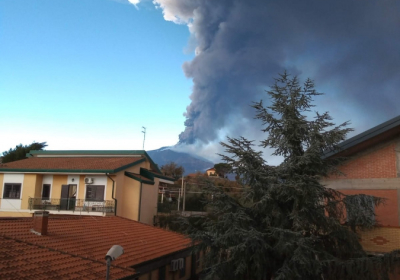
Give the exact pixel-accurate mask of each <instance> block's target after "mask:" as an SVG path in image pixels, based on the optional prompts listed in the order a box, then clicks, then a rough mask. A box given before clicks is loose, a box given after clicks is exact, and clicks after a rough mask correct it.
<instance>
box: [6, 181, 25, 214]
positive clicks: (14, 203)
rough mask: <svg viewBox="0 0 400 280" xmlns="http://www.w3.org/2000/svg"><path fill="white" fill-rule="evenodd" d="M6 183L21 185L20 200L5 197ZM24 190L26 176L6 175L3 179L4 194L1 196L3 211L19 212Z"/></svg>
mask: <svg viewBox="0 0 400 280" xmlns="http://www.w3.org/2000/svg"><path fill="white" fill-rule="evenodd" d="M5 183H20V184H21V194H20V199H6V198H3V195H4V184H5ZM23 188H24V174H4V179H3V193H2V194H1V198H2V199H1V209H8V210H16V209H17V210H18V209H21V197H22V192H23Z"/></svg>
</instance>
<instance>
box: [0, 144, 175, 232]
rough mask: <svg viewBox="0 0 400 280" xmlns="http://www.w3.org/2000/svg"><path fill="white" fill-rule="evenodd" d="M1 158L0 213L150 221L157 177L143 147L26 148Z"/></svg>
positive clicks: (159, 177)
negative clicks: (20, 154)
mask: <svg viewBox="0 0 400 280" xmlns="http://www.w3.org/2000/svg"><path fill="white" fill-rule="evenodd" d="M27 157H28V158H27V159H23V160H19V161H15V162H10V163H4V164H0V195H1V196H0V198H1V199H0V217H27V216H32V213H33V212H34V211H37V210H46V211H49V212H50V214H75V215H97V216H108V215H117V216H121V217H125V218H128V219H132V220H136V221H140V222H143V223H147V224H153V219H154V216H155V215H156V214H157V198H158V189H159V184H160V183H167V184H173V179H172V178H169V177H165V176H163V175H162V174H161V172H160V170H159V169H158V167H157V165H156V164H155V163H154V162H153V161H152V159H151V158H150V157H149V155H148V154H147V153H146V152H145V151H141V150H140V151H30V152H29V154H27Z"/></svg>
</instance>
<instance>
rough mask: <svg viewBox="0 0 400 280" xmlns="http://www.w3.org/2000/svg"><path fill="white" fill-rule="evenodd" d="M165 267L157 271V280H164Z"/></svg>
mask: <svg viewBox="0 0 400 280" xmlns="http://www.w3.org/2000/svg"><path fill="white" fill-rule="evenodd" d="M165 268H166V267H165V266H162V267H160V268H159V269H158V280H165Z"/></svg>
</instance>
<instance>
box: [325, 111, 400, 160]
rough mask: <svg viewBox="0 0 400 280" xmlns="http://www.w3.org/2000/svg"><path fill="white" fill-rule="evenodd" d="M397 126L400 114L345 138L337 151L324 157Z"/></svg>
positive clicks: (332, 152) (331, 153) (399, 121)
mask: <svg viewBox="0 0 400 280" xmlns="http://www.w3.org/2000/svg"><path fill="white" fill-rule="evenodd" d="M397 126H400V116H397V117H395V118H392V119H390V120H388V121H386V122H384V123H381V124H379V125H377V126H374V127H372V128H370V129H368V130H366V131H364V132H362V133H360V134H357V135H355V136H353V137H351V138H349V139H347V140H344V141H343V142H341V143H339V144H338V149H337V150H336V151H330V152H328V153H326V154H325V155H324V158H328V157H331V156H334V155H336V154H338V153H340V152H342V151H344V150H345V149H349V148H352V147H354V146H356V145H358V144H360V143H362V142H364V141H367V140H369V139H372V138H373V137H375V136H378V135H379V134H382V133H384V132H386V131H389V130H390V129H392V128H395V127H397Z"/></svg>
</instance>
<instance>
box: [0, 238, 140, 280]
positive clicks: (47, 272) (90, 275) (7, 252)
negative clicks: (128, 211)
mask: <svg viewBox="0 0 400 280" xmlns="http://www.w3.org/2000/svg"><path fill="white" fill-rule="evenodd" d="M0 244H1V246H0V279H2V280H15V279H41V280H47V279H49V280H50V279H69V280H72V279H76V280H80V279H96V278H97V279H104V278H105V271H106V270H105V264H104V263H103V262H101V261H94V260H90V259H86V258H82V257H80V256H73V255H70V254H65V253H62V252H59V251H54V250H52V249H48V248H44V247H43V246H38V245H35V244H30V243H26V242H20V241H17V240H14V239H8V238H5V237H1V236H0ZM133 274H135V271H134V269H131V268H128V269H126V268H120V267H115V266H112V267H111V268H110V275H111V276H112V279H118V278H122V277H126V276H130V275H133Z"/></svg>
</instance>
